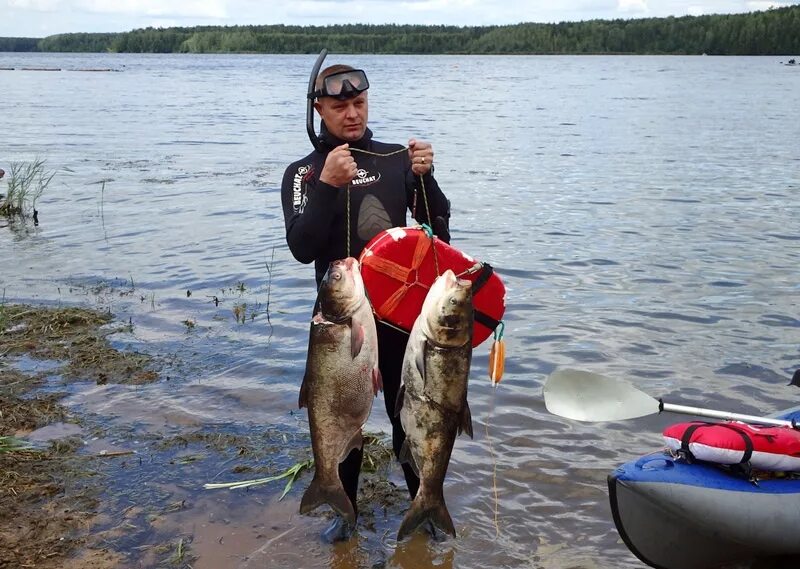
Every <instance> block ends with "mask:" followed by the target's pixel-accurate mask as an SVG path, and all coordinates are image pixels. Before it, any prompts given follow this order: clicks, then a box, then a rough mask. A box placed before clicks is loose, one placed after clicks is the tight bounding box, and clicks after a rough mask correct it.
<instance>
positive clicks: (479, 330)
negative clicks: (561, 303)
mask: <svg viewBox="0 0 800 569" xmlns="http://www.w3.org/2000/svg"><path fill="white" fill-rule="evenodd" d="M359 262H360V263H361V276H362V277H363V279H364V286H365V287H366V289H367V294H368V295H369V299H370V302H371V303H372V310H373V312H374V313H375V315H376V316H377V317H378V318H379V319H381V320H384V321H386V322H389V323H390V324H392V325H394V326H396V327H397V328H400V329H401V330H405V331H406V332H410V331H411V327H412V326H413V325H414V321H415V320H416V319H417V316H419V313H420V311H421V310H422V303H423V301H424V300H425V296H426V295H427V294H428V289H430V287H431V285H432V284H433V281H435V280H436V277H438V276H439V275H441V274H442V273H444V271H446V270H447V269H451V270H452V271H453V272H454V273H455V274H456V276H457V277H458V278H460V279H466V280H469V281H472V302H473V306H474V309H475V325H474V328H473V333H472V345H473V346H477V345H478V344H480V343H481V342H483V341H484V340H486V338H488V337H489V336H490V335H491V334H492V333H493V332H494V330H495V329H496V328H497V327H498V326H499V325H500V321H501V320H502V318H503V313H504V312H505V302H506V288H505V285H503V282H502V281H501V280H500V277H499V276H498V275H497V273H495V272H494V270H493V269H492V266H491V265H489V264H488V263H482V262H480V261H477V260H475V259H473V258H472V257H470V256H469V255H466V254H464V253H462V252H461V251H459V250H458V249H456V248H455V247H452V246H451V245H448V244H447V243H445V242H444V241H442V240H440V239H439V238H438V237H432V236H431V235H430V234H429V233H427V232H426V231H425V229H424V228H422V227H394V228H392V229H387V230H386V231H382V232H380V233H379V234H378V235H376V236H375V237H373V238H372V240H371V241H370V242H369V243H367V246H366V247H365V248H364V250H363V251H362V252H361V256H360V258H359Z"/></svg>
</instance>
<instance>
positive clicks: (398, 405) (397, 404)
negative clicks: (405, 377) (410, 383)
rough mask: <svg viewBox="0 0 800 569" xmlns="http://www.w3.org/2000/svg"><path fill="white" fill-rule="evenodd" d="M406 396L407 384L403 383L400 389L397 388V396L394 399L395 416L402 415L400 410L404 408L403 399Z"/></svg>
mask: <svg viewBox="0 0 800 569" xmlns="http://www.w3.org/2000/svg"><path fill="white" fill-rule="evenodd" d="M405 397H406V384H405V383H401V384H400V389H398V390H397V398H395V400H394V416H395V417H399V416H400V410H401V409H402V408H403V401H405Z"/></svg>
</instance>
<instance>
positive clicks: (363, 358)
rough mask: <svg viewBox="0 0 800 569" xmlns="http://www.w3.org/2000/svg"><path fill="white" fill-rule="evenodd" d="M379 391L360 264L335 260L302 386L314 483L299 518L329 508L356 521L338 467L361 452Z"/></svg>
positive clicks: (371, 323)
mask: <svg viewBox="0 0 800 569" xmlns="http://www.w3.org/2000/svg"><path fill="white" fill-rule="evenodd" d="M381 388H382V384H381V376H380V371H379V370H378V337H377V333H376V331H375V319H374V317H373V315H372V309H371V307H370V303H369V300H368V299H367V296H366V294H365V292H364V281H363V280H362V279H361V272H360V268H359V263H358V261H357V260H356V259H354V258H352V257H348V258H346V259H341V260H338V261H334V262H332V263H331V264H330V266H329V267H328V272H327V273H326V274H325V278H324V279H323V281H322V283H321V285H320V289H319V294H318V297H317V308H316V313H315V314H314V317H313V319H312V321H311V333H310V337H309V342H308V357H307V360H306V372H305V376H304V377H303V385H302V387H301V388H300V407H301V408H302V407H308V422H309V426H310V429H311V447H312V450H313V452H314V479H313V480H312V481H311V484H310V485H309V487H308V489H307V490H306V491H305V493H304V494H303V498H302V500H301V502H300V513H301V514H305V513H308V512H310V511H311V510H313V509H315V508H317V507H318V506H320V505H322V504H328V505H329V506H331V507H332V508H333V509H334V510H335V511H336V512H338V513H339V514H340V515H341V516H342V517H343V518H344V519H345V520H346V521H347V522H349V523H351V524H353V523H355V520H356V514H355V510H354V509H353V504H352V503H351V502H350V499H349V498H348V497H347V494H346V492H345V490H344V487H343V486H342V481H341V480H340V479H339V463H340V462H341V461H342V460H344V459H345V458H346V457H347V455H348V454H349V453H350V451H351V450H353V449H355V448H361V446H362V444H363V441H362V436H361V427H362V426H363V425H364V423H365V422H366V421H367V417H369V413H370V410H371V409H372V401H373V399H374V398H375V396H376V395H377V393H378V390H379V389H381Z"/></svg>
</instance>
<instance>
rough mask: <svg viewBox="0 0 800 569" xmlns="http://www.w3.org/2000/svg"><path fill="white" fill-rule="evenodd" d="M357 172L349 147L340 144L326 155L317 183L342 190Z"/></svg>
mask: <svg viewBox="0 0 800 569" xmlns="http://www.w3.org/2000/svg"><path fill="white" fill-rule="evenodd" d="M357 171H358V166H356V161H355V159H354V158H353V155H352V154H351V153H350V146H349V145H348V144H342V145H341V146H337V147H336V148H334V149H333V150H331V151H330V152H329V153H328V156H327V158H325V165H324V166H323V167H322V172H321V173H320V175H319V181H320V182H323V183H325V184H328V185H329V186H334V187H336V188H342V187H344V186H346V185H347V184H349V183H350V182H352V181H353V178H355V177H356V172H357Z"/></svg>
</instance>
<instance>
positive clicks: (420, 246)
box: [364, 234, 433, 315]
mask: <svg viewBox="0 0 800 569" xmlns="http://www.w3.org/2000/svg"><path fill="white" fill-rule="evenodd" d="M432 242H433V240H432V239H428V238H427V236H425V235H424V234H420V235H419V236H418V237H417V245H416V247H415V248H414V256H413V257H412V259H411V267H404V266H402V265H400V264H398V263H395V262H394V261H389V260H388V259H383V258H381V257H378V256H376V255H370V256H369V257H366V258H365V259H364V262H365V263H366V264H367V265H369V267H370V268H371V269H374V270H375V271H377V272H379V273H382V274H384V275H386V276H387V277H390V278H392V279H394V280H396V281H400V282H401V283H402V286H401V287H400V288H398V289H397V290H396V291H395V292H394V294H392V296H390V297H389V298H387V299H386V301H385V302H384V303H383V304H382V305H381V307H380V308H379V309H378V314H379V315H385V314H391V313H392V312H394V311H395V310H396V309H397V307H398V306H399V305H400V302H401V301H402V300H403V298H404V297H405V295H406V293H407V292H408V289H409V287H410V286H413V285H415V284H416V285H419V286H423V285H421V284H420V283H419V280H415V281H414V282H412V283H409V282H408V277H409V276H410V275H411V274H412V273H414V272H416V271H417V269H419V267H420V265H422V261H424V260H425V256H426V255H427V254H428V251H429V250H430V248H431V243H432ZM425 288H428V287H425Z"/></svg>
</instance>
